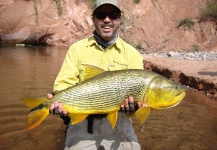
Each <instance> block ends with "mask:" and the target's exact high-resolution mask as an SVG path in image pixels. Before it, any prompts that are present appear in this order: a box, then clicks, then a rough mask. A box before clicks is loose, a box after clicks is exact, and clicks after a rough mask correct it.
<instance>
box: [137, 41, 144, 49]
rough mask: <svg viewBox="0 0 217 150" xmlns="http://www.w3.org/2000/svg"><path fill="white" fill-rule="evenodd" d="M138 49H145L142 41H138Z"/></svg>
mask: <svg viewBox="0 0 217 150" xmlns="http://www.w3.org/2000/svg"><path fill="white" fill-rule="evenodd" d="M136 49H139V50H141V49H143V48H142V42H138V43H137V45H136Z"/></svg>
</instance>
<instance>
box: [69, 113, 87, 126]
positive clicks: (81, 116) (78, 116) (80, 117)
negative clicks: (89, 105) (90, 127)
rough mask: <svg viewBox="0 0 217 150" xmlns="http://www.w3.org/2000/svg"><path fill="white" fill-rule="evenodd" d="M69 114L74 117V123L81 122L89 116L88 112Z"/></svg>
mask: <svg viewBox="0 0 217 150" xmlns="http://www.w3.org/2000/svg"><path fill="white" fill-rule="evenodd" d="M68 116H69V117H70V118H71V119H72V124H76V123H79V122H81V121H83V120H84V119H85V118H87V116H88V115H86V114H68Z"/></svg>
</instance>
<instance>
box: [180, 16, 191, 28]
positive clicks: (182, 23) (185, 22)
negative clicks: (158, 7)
mask: <svg viewBox="0 0 217 150" xmlns="http://www.w3.org/2000/svg"><path fill="white" fill-rule="evenodd" d="M181 26H184V27H187V28H188V29H192V28H193V27H194V21H192V20H191V19H188V18H185V19H182V20H181V21H180V22H179V25H178V26H177V27H178V28H179V27H181Z"/></svg>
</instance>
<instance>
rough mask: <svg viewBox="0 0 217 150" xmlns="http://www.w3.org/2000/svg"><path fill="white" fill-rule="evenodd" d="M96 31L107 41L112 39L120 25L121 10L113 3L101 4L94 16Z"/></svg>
mask: <svg viewBox="0 0 217 150" xmlns="http://www.w3.org/2000/svg"><path fill="white" fill-rule="evenodd" d="M93 23H94V25H95V28H96V32H97V33H98V34H99V36H100V37H101V38H103V39H104V40H105V41H107V42H110V41H112V40H113V39H114V38H115V36H116V34H117V32H118V30H119V27H120V12H119V10H118V9H117V8H116V7H114V6H112V5H103V6H100V7H99V8H98V9H97V10H96V12H95V13H94V16H93Z"/></svg>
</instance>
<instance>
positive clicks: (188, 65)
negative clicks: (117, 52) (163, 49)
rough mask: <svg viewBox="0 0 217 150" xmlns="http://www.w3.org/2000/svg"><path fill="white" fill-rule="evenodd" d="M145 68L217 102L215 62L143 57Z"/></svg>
mask: <svg viewBox="0 0 217 150" xmlns="http://www.w3.org/2000/svg"><path fill="white" fill-rule="evenodd" d="M143 57H144V64H145V68H146V69H149V70H152V71H154V72H157V73H159V74H161V75H163V76H165V77H167V78H170V79H172V80H174V81H176V82H180V83H181V84H184V85H186V86H189V87H191V88H194V89H195V91H197V92H200V93H203V94H204V95H206V96H208V97H209V98H211V99H213V100H216V101H217V67H216V66H217V61H196V60H177V59H172V58H161V57H151V56H146V55H143Z"/></svg>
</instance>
